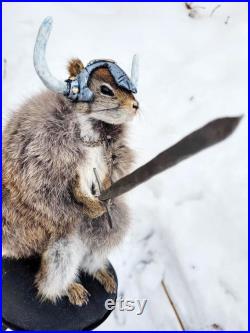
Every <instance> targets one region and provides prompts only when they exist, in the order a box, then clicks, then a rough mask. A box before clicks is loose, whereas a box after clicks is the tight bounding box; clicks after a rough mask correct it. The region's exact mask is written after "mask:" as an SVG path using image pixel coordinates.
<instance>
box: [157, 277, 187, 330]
mask: <svg viewBox="0 0 250 333" xmlns="http://www.w3.org/2000/svg"><path fill="white" fill-rule="evenodd" d="M161 285H162V288H163V290H164V292H165V294H166V296H167V298H168V300H169V303H170V305H171V307H172V309H173V310H174V313H175V316H176V318H177V320H178V323H179V325H180V327H181V329H182V331H186V329H185V326H184V324H183V322H182V320H181V317H180V315H179V313H178V311H177V309H176V306H175V304H174V302H173V300H172V298H171V297H170V295H169V292H168V290H167V287H166V285H165V283H164V281H163V280H161Z"/></svg>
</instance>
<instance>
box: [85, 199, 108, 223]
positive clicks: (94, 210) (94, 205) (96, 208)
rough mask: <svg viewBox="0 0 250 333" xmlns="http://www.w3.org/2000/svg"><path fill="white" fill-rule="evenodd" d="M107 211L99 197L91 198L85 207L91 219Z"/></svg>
mask: <svg viewBox="0 0 250 333" xmlns="http://www.w3.org/2000/svg"><path fill="white" fill-rule="evenodd" d="M106 211H107V210H106V208H105V206H104V204H103V203H102V202H101V201H100V200H98V199H96V200H91V199H89V200H88V203H87V205H86V206H85V207H84V213H85V214H86V215H87V216H88V217H90V218H91V219H96V218H97V217H100V216H102V215H103V214H105V213H106Z"/></svg>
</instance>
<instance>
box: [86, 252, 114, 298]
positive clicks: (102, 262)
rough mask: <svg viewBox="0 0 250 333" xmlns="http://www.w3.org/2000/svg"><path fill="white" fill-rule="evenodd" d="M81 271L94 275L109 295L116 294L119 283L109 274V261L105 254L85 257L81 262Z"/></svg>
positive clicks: (93, 254)
mask: <svg viewBox="0 0 250 333" xmlns="http://www.w3.org/2000/svg"><path fill="white" fill-rule="evenodd" d="M81 269H82V270H83V271H84V272H87V273H88V274H90V275H92V276H93V277H94V278H95V279H96V280H97V281H99V283H100V284H101V285H102V286H103V287H104V289H105V290H106V291H107V292H108V293H115V292H116V290H117V283H116V281H115V278H114V276H113V275H112V274H111V273H110V272H109V269H108V259H107V257H106V256H105V255H104V254H101V253H95V252H94V253H92V254H88V255H85V256H84V257H83V259H82V261H81Z"/></svg>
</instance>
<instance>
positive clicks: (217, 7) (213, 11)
mask: <svg viewBox="0 0 250 333" xmlns="http://www.w3.org/2000/svg"><path fill="white" fill-rule="evenodd" d="M220 7H221V5H217V6H216V7H214V9H213V10H212V11H211V13H210V15H209V17H212V16H213V15H214V13H215V11H216V10H217V9H219V8H220Z"/></svg>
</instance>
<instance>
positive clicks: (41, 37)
mask: <svg viewBox="0 0 250 333" xmlns="http://www.w3.org/2000/svg"><path fill="white" fill-rule="evenodd" d="M52 23H53V19H52V17H46V19H45V20H44V21H43V22H42V24H41V26H40V29H39V31H38V34H37V38H36V43H35V48H34V54H33V61H34V67H35V70H36V72H37V74H38V76H39V77H40V79H41V80H42V82H43V83H44V84H45V86H46V87H47V88H48V89H50V90H52V91H54V92H57V93H60V94H65V93H66V92H67V83H66V82H64V81H59V80H57V79H56V78H55V77H54V76H53V75H52V74H51V73H50V70H49V68H48V65H47V61H46V58H45V53H46V46H47V42H48V39H49V35H50V32H51V29H52Z"/></svg>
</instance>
